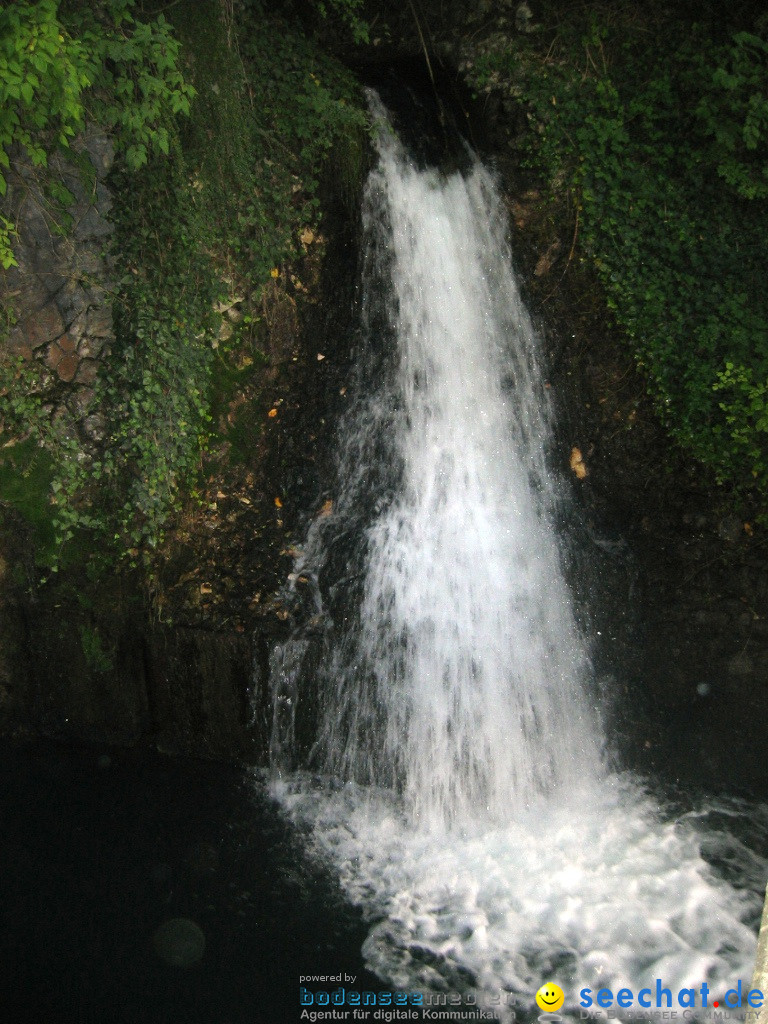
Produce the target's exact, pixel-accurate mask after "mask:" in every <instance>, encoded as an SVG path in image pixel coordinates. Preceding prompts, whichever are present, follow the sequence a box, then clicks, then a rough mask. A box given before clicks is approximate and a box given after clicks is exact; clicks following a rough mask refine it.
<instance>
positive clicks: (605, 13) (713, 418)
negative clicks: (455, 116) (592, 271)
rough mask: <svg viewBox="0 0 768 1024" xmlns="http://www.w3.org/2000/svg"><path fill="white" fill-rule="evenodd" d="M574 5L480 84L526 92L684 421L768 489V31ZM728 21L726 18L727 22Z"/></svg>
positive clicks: (660, 404) (607, 277) (723, 470)
mask: <svg viewBox="0 0 768 1024" xmlns="http://www.w3.org/2000/svg"><path fill="white" fill-rule="evenodd" d="M592 11H593V12H597V13H592V14H590V10H589V9H588V8H574V9H572V10H571V11H570V12H568V13H567V14H562V12H561V18H560V20H559V21H557V22H554V21H553V28H552V29H550V30H546V31H542V32H541V33H540V34H539V35H537V36H534V37H533V38H529V39H527V40H525V41H523V42H522V43H519V44H518V45H516V46H515V48H514V49H512V47H511V46H510V45H509V44H507V43H505V42H502V41H500V40H499V39H496V40H495V41H494V43H493V44H492V45H491V46H489V47H487V49H486V52H485V53H484V55H483V57H482V58H481V59H480V60H478V61H477V62H476V63H475V66H474V68H473V69H472V72H471V74H472V76H473V78H474V83H475V85H476V87H477V88H486V89H487V88H489V87H490V88H497V89H503V90H505V91H507V93H508V94H511V95H513V96H516V97H518V98H519V100H520V103H521V104H522V105H523V108H524V110H525V111H526V113H527V122H528V126H529V127H528V130H527V131H526V132H525V133H524V135H523V137H522V138H520V139H519V144H520V145H521V147H522V149H523V154H524V158H525V159H526V160H527V162H528V165H529V166H531V167H532V168H534V169H535V170H536V171H537V172H538V173H539V174H541V175H543V176H544V177H545V178H546V180H548V181H549V182H550V183H551V192H552V197H553V201H555V202H559V201H562V198H563V196H564V195H565V194H568V195H570V199H571V203H572V206H575V207H576V209H577V210H578V213H579V223H578V229H579V235H578V238H579V243H580V246H581V251H582V253H583V254H584V255H585V256H587V257H588V258H589V259H591V260H592V261H593V263H594V265H595V267H596V269H597V271H598V274H599V276H600V279H601V281H602V284H603V286H604V290H605V297H606V302H607V305H608V308H609V310H610V311H611V313H612V315H613V317H614V319H615V321H616V323H617V325H618V326H619V327H620V328H621V329H622V330H623V332H624V334H625V336H626V338H627V340H628V343H629V344H630V345H631V346H632V348H633V351H634V353H635V357H636V360H637V362H638V365H639V366H640V367H641V368H642V370H643V371H644V373H645V375H646V379H647V381H648V389H649V392H650V394H651V395H652V397H653V398H654V400H655V403H656V407H657V409H658V412H659V414H660V416H661V418H662V419H663V421H664V422H665V424H666V425H667V428H668V430H669V432H670V434H671V435H672V436H673V437H674V438H675V439H676V440H677V441H678V442H680V443H681V444H682V445H683V446H684V447H685V448H687V449H688V450H689V451H690V452H691V453H692V454H693V455H694V456H695V457H696V458H697V459H699V460H700V461H701V462H702V463H703V464H704V465H705V466H706V467H707V468H708V469H709V470H710V471H711V473H712V475H713V476H714V478H715V479H716V480H717V481H718V482H720V483H723V484H729V485H735V486H737V487H739V488H743V489H750V488H753V487H754V486H757V488H758V489H759V491H760V492H762V494H763V495H765V494H766V493H768V436H766V433H767V431H766V388H767V387H768V292H766V289H765V269H764V239H765V237H766V234H767V233H768V204H767V203H766V196H767V195H768V190H767V189H766V186H768V95H767V94H766V92H765V82H766V80H768V79H767V77H766V74H767V71H768V61H767V57H768V43H766V41H765V39H763V38H761V37H759V36H757V35H753V34H749V33H745V32H743V31H741V32H735V33H733V34H732V35H731V36H730V37H728V35H727V31H726V33H725V35H723V32H722V31H718V32H715V31H714V30H713V29H712V28H707V27H704V26H702V25H697V24H693V23H691V22H686V21H684V20H679V19H676V18H675V17H674V15H673V14H670V13H669V11H668V9H667V8H664V7H663V6H662V5H654V4H650V5H649V6H648V7H647V8H646V9H645V10H644V13H643V14H642V15H641V14H639V13H638V10H637V8H636V6H635V5H628V4H626V5H616V6H615V7H614V8H612V9H611V10H610V11H609V10H607V9H602V8H601V9H598V8H592ZM720 28H721V29H722V26H720Z"/></svg>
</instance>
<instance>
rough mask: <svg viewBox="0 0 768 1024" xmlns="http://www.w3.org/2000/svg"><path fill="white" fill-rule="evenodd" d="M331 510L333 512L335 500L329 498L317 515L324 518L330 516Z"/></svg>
mask: <svg viewBox="0 0 768 1024" xmlns="http://www.w3.org/2000/svg"><path fill="white" fill-rule="evenodd" d="M331 512H333V501H332V500H331V499H330V498H329V499H328V500H327V501H324V502H323V506H322V508H321V509H320V511H319V512H318V513H317V515H318V518H319V519H322V518H324V517H325V516H329V515H330V514H331Z"/></svg>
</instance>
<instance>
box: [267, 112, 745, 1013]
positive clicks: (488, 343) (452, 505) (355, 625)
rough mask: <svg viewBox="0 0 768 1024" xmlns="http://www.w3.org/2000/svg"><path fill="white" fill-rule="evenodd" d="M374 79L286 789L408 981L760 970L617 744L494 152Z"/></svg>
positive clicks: (281, 733)
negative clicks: (621, 764) (437, 124)
mask: <svg viewBox="0 0 768 1024" xmlns="http://www.w3.org/2000/svg"><path fill="white" fill-rule="evenodd" d="M370 102H371V109H372V113H373V116H374V120H375V123H376V126H377V133H376V149H377V155H378V161H377V165H376V167H375V169H374V170H373V171H372V173H371V175H370V177H369V179H368V183H367V186H366V189H365V197H364V207H363V233H364V260H363V264H364V265H363V271H362V283H361V293H362V326H361V329H360V335H359V339H360V345H359V348H360V366H359V375H358V389H357V393H356V396H355V397H353V398H352V399H351V408H350V409H349V411H348V413H347V415H346V416H345V417H344V420H343V423H342V425H341V429H340V442H339V443H340V454H339V484H338V490H337V492H336V494H335V496H334V498H333V508H332V512H331V513H330V514H328V515H323V516H321V517H318V518H317V519H316V520H315V522H314V523H313V525H312V526H311V528H310V530H309V533H308V536H307V539H306V543H305V545H304V548H303V552H302V554H301V555H300V556H299V558H298V560H297V564H296V568H295V572H294V573H293V579H294V581H295V582H294V583H293V586H294V588H295V589H297V588H299V587H304V589H305V591H308V592H309V593H310V599H311V601H312V602H313V603H312V610H313V612H314V615H313V617H312V622H313V623H314V625H313V631H314V632H312V631H307V630H301V631H299V633H298V634H297V635H296V636H294V637H292V638H291V639H290V640H289V641H287V642H286V643H285V644H283V645H281V646H279V647H278V648H277V649H276V650H275V652H274V655H273V658H272V687H273V695H274V719H273V736H272V758H273V765H274V768H275V773H276V779H275V782H274V786H273V791H274V792H275V794H276V795H277V796H278V797H279V799H280V800H281V801H282V802H283V804H284V806H285V807H286V808H287V809H288V811H289V812H290V813H292V814H294V815H295V816H296V817H297V818H299V819H301V820H303V821H304V822H309V823H311V824H312V825H313V828H314V840H313V842H314V844H315V847H316V849H317V850H318V851H320V852H321V853H322V855H323V856H325V857H327V858H328V859H329V860H330V862H331V863H332V864H334V865H336V868H337V870H338V871H339V873H340V876H341V880H342V884H343V885H344V887H345V889H346V891H347V893H348V894H349V896H350V898H352V899H353V900H355V901H356V902H359V903H360V904H361V905H362V906H363V907H364V908H365V910H366V913H367V914H368V915H369V916H370V917H371V918H372V919H373V920H375V921H377V922H378V923H376V925H375V926H374V928H373V929H372V932H371V935H370V937H369V940H368V942H367V943H366V947H365V953H366V957H367V959H368V962H369V964H370V965H371V966H372V967H373V968H374V969H375V970H376V971H377V972H378V973H379V974H380V975H381V976H382V977H383V978H385V979H388V980H389V981H391V982H392V984H399V985H403V986H407V985H414V984H418V985H423V986H427V987H429V986H431V985H441V986H442V987H443V988H445V986H446V985H453V986H463V988H466V986H467V984H470V985H471V986H474V987H475V988H477V989H483V988H485V989H494V988H495V989H498V990H504V991H506V992H513V993H518V994H523V995H524V996H525V997H527V998H529V997H530V993H531V992H533V991H535V990H536V988H538V986H539V985H540V984H541V983H542V981H544V980H547V979H548V977H550V976H552V977H558V978H560V979H562V981H561V983H562V984H563V986H564V987H566V986H570V987H571V988H572V986H573V984H574V981H580V982H583V984H589V985H593V984H598V983H604V982H606V981H610V982H611V983H612V984H613V983H614V982H616V984H618V981H624V982H625V983H631V984H635V985H636V984H637V983H638V982H639V980H642V979H643V978H645V977H646V976H647V977H649V978H655V977H656V976H657V974H656V973H654V972H658V971H661V970H665V971H666V972H667V974H666V975H665V977H667V978H669V980H670V982H675V983H677V982H683V981H686V980H687V981H688V982H689V983H691V984H693V983H695V984H700V982H701V981H702V980H705V979H709V980H710V981H711V982H712V983H713V984H714V983H716V982H717V981H718V980H719V979H728V980H730V979H731V977H732V976H733V973H734V971H737V972H738V971H742V972H744V976H748V974H749V971H750V969H751V963H750V957H751V956H752V954H753V950H754V936H753V934H752V932H751V931H750V929H749V928H748V927H746V926H745V925H744V923H743V919H744V916H745V915H746V914H748V913H753V912H754V907H752V904H751V903H750V902H749V900H748V899H747V897H746V896H745V895H744V894H743V893H737V892H735V891H734V890H732V889H731V888H730V887H729V886H727V885H726V884H725V883H723V882H722V881H721V880H719V879H717V878H716V877H715V876H714V875H713V874H712V871H711V869H710V867H709V865H708V864H707V863H706V862H705V861H704V859H703V858H702V856H701V854H700V848H699V847H700V844H699V839H698V836H697V833H696V830H695V828H694V827H693V826H692V825H691V824H690V822H688V823H687V824H685V825H681V823H680V822H679V821H677V822H675V821H670V820H665V819H664V815H663V813H662V811H661V808H660V807H659V806H658V805H657V804H656V803H655V802H654V801H653V799H651V798H650V797H648V796H647V795H645V794H644V792H643V790H642V788H641V786H640V785H639V784H638V783H637V782H636V781H635V780H632V779H631V778H629V777H626V776H620V775H617V774H616V773H614V772H611V771H610V770H609V769H608V768H607V767H606V766H605V765H604V762H603V757H602V748H603V728H604V727H603V724H602V722H601V717H600V713H599V708H598V707H597V706H596V699H595V695H594V693H593V692H592V690H591V673H590V662H589V656H588V650H587V646H586V643H585V639H584V637H583V635H582V633H581V631H580V628H579V626H578V624H577V621H576V616H575V613H574V608H573V601H572V598H571V596H570V594H569V590H568V586H567V583H566V580H565V575H564V568H563V564H562V561H563V558H562V553H561V547H560V542H559V540H558V533H557V530H556V521H557V518H558V510H559V507H560V504H561V502H562V501H563V495H562V493H561V490H562V485H561V484H560V482H559V480H558V477H557V474H556V473H554V472H553V470H552V468H551V465H550V461H551V454H552V453H551V449H552V428H551V421H552V409H551V403H550V400H549V395H548V389H547V387H546V383H545V378H544V371H543V369H542V361H541V357H540V353H539V342H538V340H537V337H536V334H535V332H534V330H533V328H532V325H531V321H530V318H529V316H528V314H527V312H526V310H525V307H524V305H523V303H522V301H521V298H520V294H519V289H518V286H517V283H516V280H515V276H514V272H513V268H512V261H511V255H510V251H509V247H508V243H507V240H506V217H505V211H504V209H503V206H502V203H501V201H500V198H499V195H498V192H497V190H496V188H495V184H494V181H493V178H492V176H491V175H490V174H489V172H488V171H487V170H486V169H485V168H484V167H483V166H482V164H481V163H480V161H479V160H478V159H477V158H476V157H475V156H474V155H472V154H471V153H467V155H466V160H465V161H463V163H464V166H463V167H462V169H461V170H453V171H451V172H449V173H441V172H440V171H438V170H435V169H431V168H424V167H420V166H418V165H417V164H416V162H415V161H414V160H413V159H412V158H411V157H410V156H409V154H408V153H407V152H406V150H405V148H404V146H403V144H402V143H401V141H400V140H399V139H398V137H397V135H396V133H395V131H394V130H393V128H392V125H391V123H390V120H389V118H388V116H387V113H386V111H385V110H384V108H383V106H382V104H381V102H380V101H379V99H378V98H377V97H376V96H375V95H372V96H371V100H370ZM296 581H298V582H296ZM303 600H305V601H306V600H307V598H306V597H305V598H303ZM306 733H309V734H310V738H307V736H306V735H305V734H306ZM427 954H428V955H427ZM468 978H469V979H471V982H468V981H467V979H468ZM617 979H618V980H617Z"/></svg>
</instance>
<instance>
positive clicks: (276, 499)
mask: <svg viewBox="0 0 768 1024" xmlns="http://www.w3.org/2000/svg"><path fill="white" fill-rule="evenodd" d="M282 507H283V503H282V501H280V499H279V498H275V508H282Z"/></svg>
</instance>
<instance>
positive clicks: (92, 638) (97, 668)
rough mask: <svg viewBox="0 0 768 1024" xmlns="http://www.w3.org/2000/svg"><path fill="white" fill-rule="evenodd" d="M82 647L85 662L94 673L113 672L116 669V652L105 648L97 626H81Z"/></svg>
mask: <svg viewBox="0 0 768 1024" xmlns="http://www.w3.org/2000/svg"><path fill="white" fill-rule="evenodd" d="M79 632H80V646H81V648H82V651H83V656H84V658H85V662H86V664H87V665H88V667H89V668H91V669H92V670H93V671H94V672H111V671H112V669H113V668H114V651H110V650H108V649H107V648H106V647H105V646H104V641H103V640H102V637H101V633H100V632H99V629H98V627H97V626H89V625H85V624H81V625H80V626H79Z"/></svg>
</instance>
